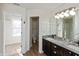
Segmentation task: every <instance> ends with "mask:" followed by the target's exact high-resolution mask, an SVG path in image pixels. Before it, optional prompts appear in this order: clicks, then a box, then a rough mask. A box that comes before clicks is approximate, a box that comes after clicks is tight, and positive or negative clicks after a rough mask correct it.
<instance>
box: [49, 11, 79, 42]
mask: <svg viewBox="0 0 79 59" xmlns="http://www.w3.org/2000/svg"><path fill="white" fill-rule="evenodd" d="M50 34H56V36H58V37H61V38H63V39H64V40H69V41H72V40H79V11H78V10H76V14H75V15H73V16H68V17H64V18H60V19H55V18H54V17H53V18H52V19H50Z"/></svg>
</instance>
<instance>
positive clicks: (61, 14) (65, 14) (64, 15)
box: [55, 7, 76, 19]
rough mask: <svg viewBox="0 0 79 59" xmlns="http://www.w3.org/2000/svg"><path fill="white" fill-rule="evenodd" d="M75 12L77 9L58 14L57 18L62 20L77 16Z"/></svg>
mask: <svg viewBox="0 0 79 59" xmlns="http://www.w3.org/2000/svg"><path fill="white" fill-rule="evenodd" d="M75 10H76V8H74V7H73V8H69V9H66V10H63V11H62V12H58V13H56V15H55V18H56V19H60V18H64V17H69V16H74V15H75V14H76V12H75Z"/></svg>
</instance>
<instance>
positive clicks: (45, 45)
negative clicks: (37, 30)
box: [43, 39, 50, 56]
mask: <svg viewBox="0 0 79 59" xmlns="http://www.w3.org/2000/svg"><path fill="white" fill-rule="evenodd" d="M43 51H44V53H45V54H46V55H48V56H50V42H49V41H47V40H44V39H43Z"/></svg>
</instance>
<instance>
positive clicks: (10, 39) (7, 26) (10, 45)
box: [4, 15, 21, 56]
mask: <svg viewBox="0 0 79 59" xmlns="http://www.w3.org/2000/svg"><path fill="white" fill-rule="evenodd" d="M4 41H5V44H4V45H5V52H4V53H5V56H19V54H20V53H21V17H20V16H15V15H5V19H4Z"/></svg>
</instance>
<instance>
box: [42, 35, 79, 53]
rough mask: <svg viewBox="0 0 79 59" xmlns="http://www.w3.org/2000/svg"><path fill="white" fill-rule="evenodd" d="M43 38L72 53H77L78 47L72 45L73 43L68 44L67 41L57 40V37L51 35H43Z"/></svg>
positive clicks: (78, 51)
mask: <svg viewBox="0 0 79 59" xmlns="http://www.w3.org/2000/svg"><path fill="white" fill-rule="evenodd" d="M43 38H44V39H46V40H48V41H50V42H52V43H54V44H56V45H59V46H61V47H63V48H66V49H68V50H70V51H72V52H74V53H77V54H79V47H78V46H74V45H70V44H69V42H67V41H65V40H62V39H61V40H59V38H55V39H54V38H53V37H52V36H50V35H49V36H48V35H47V36H43Z"/></svg>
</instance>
